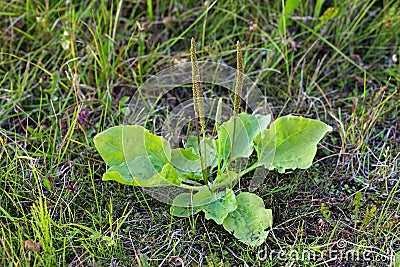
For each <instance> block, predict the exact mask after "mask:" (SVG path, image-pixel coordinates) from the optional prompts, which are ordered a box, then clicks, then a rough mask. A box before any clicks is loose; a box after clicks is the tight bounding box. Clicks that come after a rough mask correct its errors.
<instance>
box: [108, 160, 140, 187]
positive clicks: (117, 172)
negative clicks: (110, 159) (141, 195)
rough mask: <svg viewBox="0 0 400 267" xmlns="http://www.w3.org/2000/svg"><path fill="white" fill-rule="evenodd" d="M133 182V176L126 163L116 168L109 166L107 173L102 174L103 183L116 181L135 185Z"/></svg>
mask: <svg viewBox="0 0 400 267" xmlns="http://www.w3.org/2000/svg"><path fill="white" fill-rule="evenodd" d="M133 180H134V179H133V176H132V174H131V172H130V171H129V168H128V166H127V165H126V162H123V163H121V164H120V165H118V166H111V167H110V168H109V169H108V170H107V172H106V173H104V174H103V181H116V182H118V183H121V184H126V185H135V183H134V181H133Z"/></svg>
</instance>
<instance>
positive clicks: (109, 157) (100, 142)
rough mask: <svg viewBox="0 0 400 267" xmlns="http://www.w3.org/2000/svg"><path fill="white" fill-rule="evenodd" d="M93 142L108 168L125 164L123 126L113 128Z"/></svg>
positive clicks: (95, 138)
mask: <svg viewBox="0 0 400 267" xmlns="http://www.w3.org/2000/svg"><path fill="white" fill-rule="evenodd" d="M93 142H94V145H95V146H96V149H97V151H99V153H100V156H101V157H102V158H103V159H104V161H105V162H106V163H107V164H108V166H118V165H120V164H121V163H123V162H125V155H124V149H123V147H122V126H116V127H112V128H109V129H107V130H105V131H104V132H101V133H99V134H98V135H96V136H95V137H94V139H93Z"/></svg>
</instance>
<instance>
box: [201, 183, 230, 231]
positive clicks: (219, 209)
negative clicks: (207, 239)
mask: <svg viewBox="0 0 400 267" xmlns="http://www.w3.org/2000/svg"><path fill="white" fill-rule="evenodd" d="M236 208H237V203H236V198H235V193H234V192H233V190H232V189H226V193H225V195H224V196H223V197H221V198H219V199H217V200H215V201H213V202H211V203H209V204H207V205H204V206H201V207H200V209H201V210H202V211H204V213H205V217H206V219H207V220H209V219H212V220H214V221H215V222H216V223H217V224H220V225H221V224H222V222H223V221H224V220H225V218H226V217H227V216H228V214H229V213H230V212H232V211H234V210H236Z"/></svg>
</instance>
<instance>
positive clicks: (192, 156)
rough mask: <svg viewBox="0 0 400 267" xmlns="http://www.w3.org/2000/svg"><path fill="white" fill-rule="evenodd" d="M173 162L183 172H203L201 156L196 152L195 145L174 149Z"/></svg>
mask: <svg viewBox="0 0 400 267" xmlns="http://www.w3.org/2000/svg"><path fill="white" fill-rule="evenodd" d="M171 164H172V165H173V166H174V167H175V168H177V169H178V170H180V171H181V172H182V173H188V172H193V173H195V172H201V162H200V157H199V155H197V154H196V153H195V150H194V148H193V147H190V148H188V149H183V148H176V149H172V151H171Z"/></svg>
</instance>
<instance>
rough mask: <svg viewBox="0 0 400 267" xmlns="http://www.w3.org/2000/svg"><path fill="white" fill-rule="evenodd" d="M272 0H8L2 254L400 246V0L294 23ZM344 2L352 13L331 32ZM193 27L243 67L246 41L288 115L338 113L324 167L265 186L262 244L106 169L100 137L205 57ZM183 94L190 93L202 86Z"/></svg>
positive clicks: (60, 260)
mask: <svg viewBox="0 0 400 267" xmlns="http://www.w3.org/2000/svg"><path fill="white" fill-rule="evenodd" d="M260 2H261V1H241V0H235V1H233V0H227V1H218V2H211V1H209V2H208V3H207V4H204V5H199V4H198V2H196V1H188V0H182V1H124V2H122V1H115V2H114V1H109V2H107V1H91V0H84V1H81V2H76V1H70V2H69V1H37V0H30V1H26V2H22V1H11V2H10V1H3V0H0V107H1V108H0V265H2V266H55V265H62V266H64V265H71V266H81V265H84V266H86V265H94V266H108V265H118V266H129V265H132V266H167V265H168V264H169V263H171V264H172V263H174V264H176V266H180V265H179V262H180V261H179V260H180V259H181V260H182V261H183V262H184V264H185V266H235V265H236V266H237V265H238V264H239V265H246V264H247V265H248V266H280V265H285V264H289V262H287V261H284V260H279V257H277V256H276V255H275V256H274V257H272V258H271V259H270V258H268V259H265V260H263V259H260V257H258V256H257V254H259V253H263V251H266V250H268V251H271V250H277V249H279V248H283V250H284V251H286V252H287V253H289V252H290V251H292V250H296V251H297V253H300V255H301V253H302V252H304V253H307V252H310V251H319V252H320V251H325V252H327V251H328V250H329V248H330V249H331V250H332V249H337V247H338V243H337V242H338V241H340V240H342V241H343V240H344V241H346V246H347V248H354V249H357V251H359V252H360V253H362V252H363V251H366V250H373V251H374V253H373V254H374V255H378V254H379V253H378V252H379V251H380V253H381V254H385V253H386V252H387V251H389V250H390V249H394V250H395V251H399V250H400V241H399V240H400V229H399V225H400V224H399V221H398V220H399V213H400V202H399V201H400V197H399V196H400V188H399V187H400V180H399V176H400V171H399V165H400V164H399V157H400V149H399V143H400V134H399V133H400V129H399V121H398V117H399V113H400V111H399V105H400V97H399V90H398V87H399V85H400V74H399V73H400V65H399V58H400V39H399V38H398V33H399V32H400V6H399V3H398V1H395V0H393V1H390V0H388V1H356V0H353V1H350V0H346V1H304V3H302V4H301V5H300V6H299V7H298V8H297V9H295V10H294V12H293V13H292V14H291V15H290V16H289V20H290V21H291V23H290V25H285V29H286V31H285V32H283V34H282V32H280V31H279V29H278V20H279V17H280V16H281V15H282V13H283V10H282V4H281V1H266V3H260ZM150 3H151V4H152V5H150ZM329 7H335V8H336V9H337V15H336V16H335V17H334V18H331V19H329V20H328V21H327V22H326V24H324V25H322V26H321V27H320V28H319V29H318V30H316V29H315V27H316V26H317V25H318V23H319V22H320V21H319V20H318V18H316V17H315V16H318V14H320V15H322V14H323V13H324V12H325V10H326V9H328V8H329ZM248 21H252V22H253V23H254V24H257V27H256V29H254V30H253V31H251V30H250V29H249V26H248V24H247V22H248ZM192 37H194V38H195V39H196V40H197V41H198V43H199V46H198V51H199V53H198V58H199V60H210V61H213V62H218V61H223V62H225V63H226V64H228V65H229V66H232V67H235V44H236V41H237V40H240V41H241V43H242V45H243V57H244V65H245V67H244V69H245V72H246V73H247V74H248V75H249V76H250V77H251V78H252V79H253V80H254V81H256V82H257V84H258V85H259V88H260V89H261V90H262V91H263V92H264V93H265V94H266V96H267V97H268V101H269V102H270V105H271V107H272V111H273V113H274V116H275V117H277V116H279V115H284V114H297V115H302V116H306V117H311V118H318V119H320V120H323V121H325V122H326V123H328V124H330V125H331V126H333V127H334V131H333V132H332V133H331V134H329V135H328V136H327V137H326V138H325V139H324V142H323V143H322V144H321V145H320V147H319V151H318V154H317V157H316V163H315V164H314V165H313V167H311V168H310V169H308V170H296V171H293V172H290V173H287V174H283V175H281V174H279V175H278V174H277V173H273V172H270V173H269V174H268V176H267V179H266V180H265V183H264V184H263V185H262V186H261V187H259V188H258V189H257V193H258V195H260V196H262V198H263V199H264V200H265V204H266V207H267V208H269V207H271V208H272V210H273V215H274V226H273V229H272V230H273V232H272V233H271V234H270V235H269V237H268V239H267V242H266V244H265V246H261V247H260V248H251V247H247V246H244V245H243V244H241V243H238V241H237V240H236V239H235V238H233V237H232V236H230V235H229V234H227V233H226V232H225V231H224V230H223V229H222V227H220V226H218V225H215V224H213V223H211V222H210V221H207V220H205V219H204V218H203V217H202V216H198V217H193V218H190V219H179V218H172V217H171V216H170V215H169V207H168V206H167V205H166V204H163V203H161V202H158V201H156V200H154V199H152V198H151V197H149V196H148V195H146V193H145V192H143V191H142V190H141V189H138V188H131V187H127V186H122V185H118V184H115V183H112V182H103V181H101V175H102V173H103V172H104V171H105V168H106V166H105V164H104V163H103V162H102V161H101V159H100V157H99V155H98V154H97V152H96V151H95V149H94V147H93V137H94V135H95V134H96V133H98V132H100V131H102V130H104V129H106V128H108V127H111V126H114V125H119V124H122V123H123V122H124V105H125V104H126V103H127V101H128V99H129V97H131V96H132V95H133V94H134V93H135V92H136V91H137V90H138V89H139V87H140V86H141V85H142V84H143V83H144V82H145V81H146V80H147V79H148V78H149V77H151V76H152V75H155V74H156V73H157V72H159V71H160V70H163V69H165V68H167V67H169V66H173V65H174V64H177V63H179V62H187V61H188V60H190V57H189V48H190V39H191V38H192ZM393 55H397V58H398V59H397V62H396V58H395V57H394V56H393ZM171 97H175V100H176V101H175V105H177V104H179V103H180V102H181V101H184V100H187V99H190V94H186V93H185V92H182V93H180V94H179V95H178V93H177V94H176V95H172V96H171ZM185 97H186V99H185ZM168 105H174V104H173V103H172V104H171V102H169V101H167V100H166V99H162V100H161V102H159V103H158V106H157V109H156V110H163V109H165V108H166V107H167V106H168ZM86 113H87V116H86V115H85V114H86ZM150 122H151V121H150ZM149 125H150V124H149ZM157 127H158V126H157V125H154V127H153V129H154V130H156V129H159V128H157ZM153 129H152V130H153ZM321 207H324V208H321ZM26 240H32V241H33V242H34V243H37V242H40V246H41V248H40V251H27V250H26V249H25V247H24V246H25V241H26ZM396 240H397V241H396ZM335 242H336V243H335ZM396 242H397V243H396ZM262 250H263V251H262ZM293 253H294V252H293ZM263 255H264V254H263ZM325 260H326V259H325ZM373 261H375V265H378V266H380V265H379V262H378V259H377V258H374V259H372V260H371V261H364V262H358V263H354V262H353V263H352V262H346V261H345V259H337V260H336V261H335V263H336V265H337V266H345V264H348V265H357V266H363V265H364V266H371V265H372V262H373ZM297 264H298V265H303V266H326V265H332V264H333V263H332V262H330V263H329V262H324V260H316V261H312V260H304V261H302V260H301V259H298V262H297ZM382 266H387V264H383V265H382Z"/></svg>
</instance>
